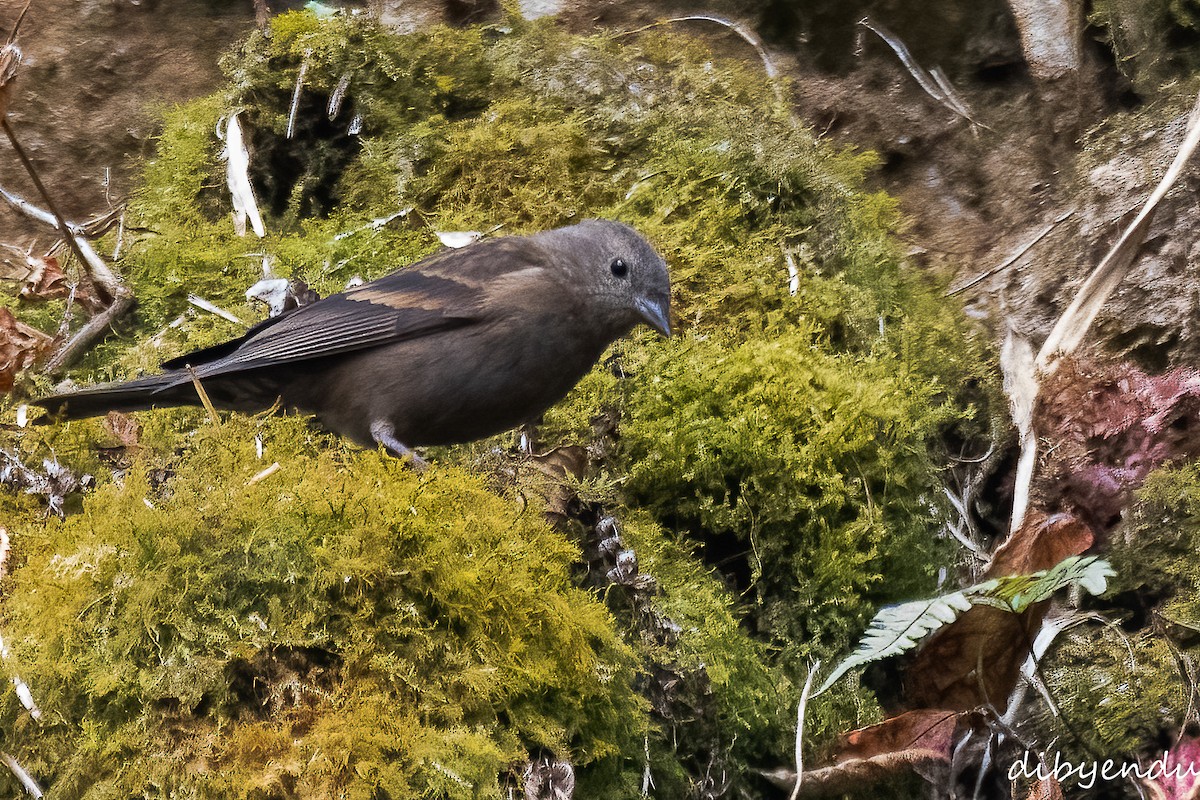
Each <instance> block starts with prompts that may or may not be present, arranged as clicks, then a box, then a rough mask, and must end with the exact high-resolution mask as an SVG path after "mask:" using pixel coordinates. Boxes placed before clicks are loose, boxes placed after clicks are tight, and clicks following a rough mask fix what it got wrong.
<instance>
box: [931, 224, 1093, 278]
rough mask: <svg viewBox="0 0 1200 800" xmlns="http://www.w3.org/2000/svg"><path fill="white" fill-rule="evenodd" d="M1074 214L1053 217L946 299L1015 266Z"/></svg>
mask: <svg viewBox="0 0 1200 800" xmlns="http://www.w3.org/2000/svg"><path fill="white" fill-rule="evenodd" d="M1074 214H1075V212H1074V210H1072V211H1067V212H1066V213H1064V214H1059V215H1058V216H1057V217H1055V219H1054V221H1053V222H1051V223H1050V224H1049V225H1047V226H1046V227H1045V228H1042V230H1041V231H1040V232H1039V233H1038V235H1037V236H1034V237H1033V238H1032V239H1030V240H1029V241H1028V242H1026V243H1025V244H1023V245H1021V247H1019V248H1017V250H1016V252H1014V253H1013V254H1012V255H1010V256H1009V257H1008V258H1006V259H1004V261H1002V262H1001V263H1000V264H998V265H997V266H995V267H992V268H991V269H989V270H988V271H987V272H985V273H983V274H982V275H980V276H979V277H977V278H972V279H971V280H970V281H968V282H967V283H965V284H963V285H962V286H960V287H958V288H957V289H951V290H949V291H948V292H946V297H953V296H954V295H956V294H961V293H962V292H965V291H966V290H967V289H970V288H972V287H974V286H978V285H979V284H980V283H983V282H984V281H986V280H987V279H988V278H990V277H992V276H993V275H995V274H996V273H997V272H1002V271H1003V270H1006V269H1008V268H1009V267H1011V266H1012V265H1013V264H1015V263H1016V262H1017V261H1018V260H1019V259H1020V258H1021V256H1023V255H1025V254H1026V253H1028V252H1029V251H1030V250H1032V249H1033V247H1034V245H1036V244H1037V243H1038V242H1040V241H1041V240H1042V239H1045V238H1046V237H1047V236H1049V235H1050V232H1051V231H1053V230H1054V229H1055V228H1057V227H1058V226H1059V225H1061V224H1062V223H1063V222H1066V221H1067V220H1068V219H1069V218H1070V217H1072V216H1073V215H1074Z"/></svg>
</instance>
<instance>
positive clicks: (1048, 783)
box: [1025, 777, 1063, 800]
mask: <svg viewBox="0 0 1200 800" xmlns="http://www.w3.org/2000/svg"><path fill="white" fill-rule="evenodd" d="M1025 800H1063V790H1062V787H1061V786H1059V784H1058V781H1056V780H1055V779H1054V778H1053V777H1050V778H1042V779H1041V780H1040V781H1038V782H1037V783H1035V784H1034V785H1033V786H1030V787H1029V794H1027V795H1025Z"/></svg>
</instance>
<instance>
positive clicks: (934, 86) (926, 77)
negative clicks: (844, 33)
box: [858, 17, 991, 131]
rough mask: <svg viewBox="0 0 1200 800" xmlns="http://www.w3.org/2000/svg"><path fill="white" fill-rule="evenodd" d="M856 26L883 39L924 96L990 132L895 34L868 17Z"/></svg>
mask: <svg viewBox="0 0 1200 800" xmlns="http://www.w3.org/2000/svg"><path fill="white" fill-rule="evenodd" d="M858 24H859V25H862V26H863V27H864V28H866V29H867V30H869V31H871V32H872V33H874V34H875V35H876V36H878V37H879V38H880V39H883V41H884V43H885V44H887V46H888V47H890V48H892V52H894V53H895V54H896V56H897V57H898V58H899V59H900V63H901V64H903V65H904V68H905V69H907V70H908V74H909V75H912V76H913V80H915V81H916V82H917V85H918V86H920V87H921V88H922V89H924V90H925V94H927V95H929V96H930V97H932V98H933V99H934V100H936V101H938V102H939V103H941V104H942V105H943V106H945V107H946V108H947V109H949V110H950V111H952V112H953V113H955V114H957V115H958V116H960V117H962V118H963V119H965V120H966V121H967V122H969V123H971V124H972V125H975V126H978V127H980V128H983V129H984V130H988V131H990V130H991V128H989V127H988V126H987V125H984V124H983V123H982V122H979V121H978V120H976V119H975V118H974V117H973V116H971V112H970V111H969V110H968V109H967V107H966V105H965V104H964V103H963V102H962V100H960V99H959V97H958V95H957V94H956V93H955V91H954V89H953V87H951V86H950V81H949V80H947V79H946V76H945V75H943V74H941V71H940V70H936V71H935V72H934V74H930V73H929V72H928V71H926V69H925V68H924V67H922V66H921V65H920V64H918V63H917V60H916V59H915V58H913V55H912V53H911V52H910V51H909V49H908V46H907V45H905V44H904V42H902V41H901V40H900V38H899V37H897V36H896V34H894V33H892V32H891V31H889V30H888V29H887V28H885V27H883V26H882V25H878V24H876V23H874V22H872V21H871V19H870V18H869V17H863V18H862V19H861V20H859V22H858Z"/></svg>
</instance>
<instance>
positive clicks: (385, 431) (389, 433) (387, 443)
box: [371, 420, 429, 472]
mask: <svg viewBox="0 0 1200 800" xmlns="http://www.w3.org/2000/svg"><path fill="white" fill-rule="evenodd" d="M371 438H372V439H374V440H375V443H376V444H381V445H383V446H384V448H386V449H387V451H388V452H389V453H391V454H392V455H394V456H396V458H399V459H403V460H407V461H408V462H410V463H411V464H412V468H413V469H415V470H416V471H417V472H424V471H425V470H426V469H428V468H429V462H428V461H426V460H425V459H423V458H421V457H420V456H419V455H417V454H416V452H414V451H413V449H412V448H411V447H409V446H408V445H406V444H404V442H401V441H400V440H399V439H397V438H396V431H395V429H394V428H393V427H392V424H391V423H390V422H384V421H383V420H379V421H377V422H372V423H371Z"/></svg>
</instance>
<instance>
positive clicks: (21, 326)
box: [0, 308, 53, 392]
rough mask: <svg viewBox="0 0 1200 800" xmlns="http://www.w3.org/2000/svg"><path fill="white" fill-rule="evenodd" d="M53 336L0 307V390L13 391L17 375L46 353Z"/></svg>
mask: <svg viewBox="0 0 1200 800" xmlns="http://www.w3.org/2000/svg"><path fill="white" fill-rule="evenodd" d="M52 341H53V340H52V338H51V337H49V336H47V335H46V334H44V333H42V332H41V331H39V330H38V329H37V328H31V327H30V326H28V325H26V324H25V323H23V322H21V321H20V320H18V319H17V318H16V317H14V316H13V315H12V312H11V311H9V310H8V309H7V308H0V392H9V391H12V388H13V384H14V383H15V382H16V378H17V375H18V374H19V373H20V372H21V370H24V369H26V368H27V367H29V366H30V365H31V364H33V362H34V361H36V360H37V359H38V357H39V356H40V355H42V353H44V352H45V351H46V350H47V349H48V348H49V347H50V344H51V342H52Z"/></svg>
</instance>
